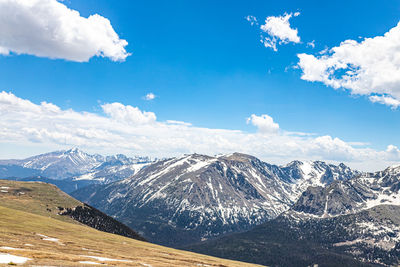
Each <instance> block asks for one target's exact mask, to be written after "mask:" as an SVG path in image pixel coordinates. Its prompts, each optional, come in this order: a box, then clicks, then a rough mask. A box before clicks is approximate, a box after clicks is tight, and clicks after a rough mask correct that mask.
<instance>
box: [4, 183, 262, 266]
mask: <svg viewBox="0 0 400 267" xmlns="http://www.w3.org/2000/svg"><path fill="white" fill-rule="evenodd" d="M18 186H20V187H21V186H25V187H26V186H28V187H29V188H30V189H32V191H29V192H31V195H30V196H29V195H27V194H24V195H22V197H21V195H18V194H17V195H14V194H16V193H15V192H13V193H10V192H12V190H11V188H12V187H13V188H14V189H17V191H18V190H19V189H18ZM1 187H10V188H9V190H4V191H8V192H7V193H4V192H3V193H2V194H3V195H2V196H1V197H0V247H12V248H19V249H20V250H8V249H6V248H0V252H2V253H10V254H12V255H16V256H23V257H28V258H30V259H31V260H29V261H28V262H26V263H25V264H26V265H40V266H44V265H45V266H91V265H88V264H83V263H80V262H82V261H90V262H97V263H100V264H102V265H103V266H153V267H156V266H256V265H252V264H247V263H242V262H236V261H230V260H224V259H219V258H215V257H210V256H205V255H201V254H195V253H191V252H186V251H180V250H176V249H171V248H167V247H162V246H158V245H154V244H151V243H147V242H142V241H137V240H134V239H130V238H126V237H122V236H118V235H113V234H108V233H105V232H101V231H97V230H95V229H93V228H90V227H88V226H84V225H81V224H79V223H71V222H69V221H68V220H66V219H65V217H64V216H59V215H57V214H56V213H54V212H53V211H52V212H49V211H47V209H48V208H49V206H51V207H53V206H54V207H57V205H59V204H60V201H66V202H65V203H61V204H63V205H64V206H65V205H66V204H67V203H69V204H71V205H76V204H77V203H78V204H80V202H78V201H76V200H74V199H72V198H71V197H69V196H68V195H64V194H63V193H62V192H61V194H59V193H60V191H59V190H58V189H56V188H54V187H52V186H50V185H46V184H36V183H29V184H26V183H24V184H21V183H19V182H11V183H10V182H9V181H5V182H4V181H0V188H1ZM36 187H37V188H36ZM50 189H51V190H50ZM35 190H38V192H41V193H38V194H36V193H35ZM46 190H50V191H53V192H50V191H49V192H46ZM7 194H8V196H7ZM57 195H58V197H56V196H57ZM19 197H21V198H19ZM41 197H42V198H43V199H46V200H43V199H40V198H41ZM50 199H52V200H53V201H55V202H51V203H49V204H45V203H46V201H50ZM63 199H64V200H63ZM74 201H76V202H74ZM37 204H39V206H36V205H37ZM21 205H23V206H21ZM43 205H44V206H43ZM46 205H47V206H46ZM49 209H51V208H49ZM28 211H33V213H31V212H28ZM34 213H36V214H34ZM71 221H72V220H71ZM40 235H45V236H48V237H50V238H56V239H58V242H55V241H48V240H44V237H43V236H40ZM85 256H95V257H105V258H109V259H118V260H124V261H107V260H103V261H101V260H97V259H94V258H89V257H85Z"/></svg>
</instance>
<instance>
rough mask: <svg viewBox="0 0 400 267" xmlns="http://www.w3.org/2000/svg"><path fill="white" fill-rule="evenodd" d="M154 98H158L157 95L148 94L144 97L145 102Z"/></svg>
mask: <svg viewBox="0 0 400 267" xmlns="http://www.w3.org/2000/svg"><path fill="white" fill-rule="evenodd" d="M154 98H156V95H155V94H153V93H148V94H147V95H145V96H144V99H145V100H153V99H154Z"/></svg>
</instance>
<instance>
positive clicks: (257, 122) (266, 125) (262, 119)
mask: <svg viewBox="0 0 400 267" xmlns="http://www.w3.org/2000/svg"><path fill="white" fill-rule="evenodd" d="M247 123H251V124H253V125H254V126H256V127H257V128H258V130H259V131H260V132H261V133H276V132H277V131H278V130H279V124H278V123H276V122H274V119H273V118H272V117H270V116H268V115H266V114H263V115H261V116H257V115H255V114H252V115H251V116H250V117H249V118H247Z"/></svg>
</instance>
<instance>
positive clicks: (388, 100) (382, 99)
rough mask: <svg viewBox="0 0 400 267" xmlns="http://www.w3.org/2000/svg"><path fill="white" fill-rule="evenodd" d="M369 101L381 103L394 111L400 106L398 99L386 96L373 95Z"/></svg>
mask: <svg viewBox="0 0 400 267" xmlns="http://www.w3.org/2000/svg"><path fill="white" fill-rule="evenodd" d="M369 100H370V101H371V102H372V103H379V104H383V105H387V106H391V107H392V109H396V108H398V106H400V101H399V100H397V99H394V98H393V97H391V96H386V95H372V96H370V97H369Z"/></svg>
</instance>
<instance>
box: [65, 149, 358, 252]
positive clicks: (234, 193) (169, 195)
mask: <svg viewBox="0 0 400 267" xmlns="http://www.w3.org/2000/svg"><path fill="white" fill-rule="evenodd" d="M305 164H306V163H303V162H300V161H297V162H296V163H293V164H291V165H290V164H289V165H288V166H277V165H272V164H268V163H265V162H263V161H261V160H259V159H257V158H256V157H254V156H250V155H246V154H242V153H233V154H228V155H218V156H214V157H213V156H207V155H200V154H191V155H185V156H182V157H177V158H171V159H165V160H162V161H158V162H156V163H153V164H151V165H149V166H147V167H146V168H144V169H142V170H140V171H139V172H138V173H136V174H135V175H133V176H132V177H130V178H127V179H124V180H121V181H118V182H115V183H111V184H108V185H104V186H102V185H100V186H89V187H86V188H83V189H81V190H77V191H75V192H73V193H72V195H73V196H75V197H76V198H78V199H80V200H82V201H84V202H87V203H88V204H90V205H92V206H94V207H96V208H98V209H100V210H102V211H104V212H106V213H107V214H111V215H112V216H115V217H116V218H118V219H119V220H121V221H123V222H125V223H126V224H128V225H130V226H132V227H133V228H134V229H137V230H138V231H139V232H141V233H142V234H144V236H145V237H146V238H148V239H149V240H150V241H151V240H152V239H151V236H152V234H153V233H159V232H160V231H161V232H165V239H164V240H163V241H162V242H163V243H161V244H165V245H172V246H179V245H182V244H183V243H184V242H185V240H175V239H176V237H175V236H174V237H173V238H172V237H171V236H173V235H174V233H175V231H176V230H179V231H180V232H183V233H187V235H186V234H184V235H183V236H184V238H182V239H186V242H192V243H193V242H197V241H200V240H204V239H208V238H215V237H217V236H219V235H221V234H226V233H229V232H235V231H243V230H247V229H249V228H251V227H253V226H254V225H258V224H261V223H263V222H265V221H266V220H269V219H273V218H275V217H277V216H278V215H279V214H281V213H282V212H284V211H285V210H287V209H289V207H290V205H292V204H293V203H294V201H295V200H296V199H297V197H298V196H299V195H300V194H301V192H302V190H303V188H305V187H308V186H309V185H310V184H311V185H313V184H316V183H317V184H321V183H330V182H332V181H334V180H338V179H339V180H341V179H344V180H346V179H349V178H351V177H352V176H354V175H358V174H359V172H358V171H353V170H351V169H350V168H348V167H347V166H345V165H341V166H340V167H339V166H336V165H332V164H326V163H323V162H312V163H310V162H308V163H307V166H306V168H304V167H303V168H301V167H302V166H303V165H305ZM305 170H308V173H305ZM144 218H145V219H144ZM168 233H169V234H168ZM158 241H159V240H158ZM164 242H165V243H164Z"/></svg>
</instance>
